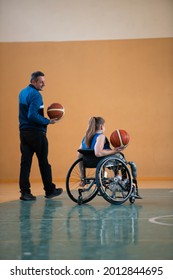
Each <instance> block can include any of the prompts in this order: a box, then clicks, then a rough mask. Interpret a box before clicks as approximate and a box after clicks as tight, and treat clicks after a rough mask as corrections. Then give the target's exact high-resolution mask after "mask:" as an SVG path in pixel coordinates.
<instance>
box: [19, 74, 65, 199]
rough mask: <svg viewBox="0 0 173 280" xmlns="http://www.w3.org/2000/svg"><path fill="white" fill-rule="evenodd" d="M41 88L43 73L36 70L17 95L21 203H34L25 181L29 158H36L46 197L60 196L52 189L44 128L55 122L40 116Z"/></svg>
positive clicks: (29, 164)
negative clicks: (31, 201) (25, 201)
mask: <svg viewBox="0 0 173 280" xmlns="http://www.w3.org/2000/svg"><path fill="white" fill-rule="evenodd" d="M44 86H45V77H44V73H42V72H40V71H37V72H34V73H32V74H31V79H30V84H29V85H28V86H27V87H26V88H24V89H23V90H22V91H21V92H20V94H19V129H20V149H21V164H20V177H19V186H20V192H21V197H20V199H21V200H27V201H28V200H35V199H36V197H35V196H33V195H32V193H31V185H30V181H29V177H30V170H31V165H32V157H33V155H34V153H35V154H36V156H37V158H38V163H39V168H40V173H41V177H42V181H43V186H44V190H45V197H46V198H53V197H56V196H58V195H60V194H61V193H62V192H63V190H62V189H61V188H56V186H55V184H54V183H53V182H52V170H51V165H50V164H49V162H48V140H47V137H46V131H47V125H49V124H55V123H56V122H57V120H56V119H51V120H49V119H47V118H45V117H44V105H43V99H42V95H41V94H40V91H42V90H43V87H44Z"/></svg>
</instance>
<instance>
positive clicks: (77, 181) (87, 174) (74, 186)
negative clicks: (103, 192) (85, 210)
mask: <svg viewBox="0 0 173 280" xmlns="http://www.w3.org/2000/svg"><path fill="white" fill-rule="evenodd" d="M81 168H82V169H83V178H82V181H81ZM95 172H96V170H95V168H83V158H80V159H78V160H76V161H75V162H74V163H73V165H72V166H71V168H70V169H69V171H68V173H67V177H66V190H67V194H68V196H69V197H70V198H71V200H73V201H74V202H76V203H78V204H83V203H87V202H89V201H90V200H92V199H93V198H94V197H95V196H96V194H97V193H98V188H97V185H96V180H95Z"/></svg>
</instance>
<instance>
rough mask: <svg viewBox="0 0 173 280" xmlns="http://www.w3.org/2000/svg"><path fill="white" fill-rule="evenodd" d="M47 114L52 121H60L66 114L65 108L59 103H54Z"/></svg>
mask: <svg viewBox="0 0 173 280" xmlns="http://www.w3.org/2000/svg"><path fill="white" fill-rule="evenodd" d="M47 114H48V117H49V118H50V119H57V120H60V119H61V118H62V117H63V116H64V114H65V109H64V107H63V106H62V105H61V104H59V103H52V104H51V105H50V106H49V107H48V108H47Z"/></svg>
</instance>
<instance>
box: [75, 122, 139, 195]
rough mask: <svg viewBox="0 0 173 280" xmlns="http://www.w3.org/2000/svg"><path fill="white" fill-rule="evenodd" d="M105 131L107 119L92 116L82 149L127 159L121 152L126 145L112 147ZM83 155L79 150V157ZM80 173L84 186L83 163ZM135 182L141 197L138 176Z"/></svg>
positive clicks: (98, 154)
mask: <svg viewBox="0 0 173 280" xmlns="http://www.w3.org/2000/svg"><path fill="white" fill-rule="evenodd" d="M104 132H105V120H104V119H103V118H102V117H91V118H90V120H89V124H88V128H87V131H86V134H85V136H84V138H83V140H82V143H81V145H80V149H82V150H94V154H95V156H96V157H98V158H99V157H105V156H109V155H114V154H117V156H118V157H120V158H121V159H125V158H124V155H123V154H122V153H121V152H122V151H123V150H124V148H125V146H123V147H118V148H113V149H111V148H110V144H109V141H108V139H107V137H106V136H105V135H104ZM82 156H83V155H82V154H81V153H80V151H79V153H78V158H81V157H82ZM134 166H135V165H134ZM80 173H81V174H80V175H81V182H80V186H81V187H84V186H85V183H84V181H83V177H84V170H83V166H82V165H81V166H80ZM117 176H118V174H117ZM123 180H124V183H125V180H126V178H124V179H123ZM122 182H123V181H122ZM134 182H135V183H136V195H135V198H140V199H141V196H140V195H139V194H138V187H137V180H136V178H135V180H134ZM126 183H127V182H126ZM112 191H113V190H112Z"/></svg>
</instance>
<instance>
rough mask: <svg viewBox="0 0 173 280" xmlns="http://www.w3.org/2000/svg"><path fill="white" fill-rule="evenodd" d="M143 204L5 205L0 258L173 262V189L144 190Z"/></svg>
mask: <svg viewBox="0 0 173 280" xmlns="http://www.w3.org/2000/svg"><path fill="white" fill-rule="evenodd" d="M140 193H141V195H142V196H143V200H138V201H137V200H136V202H135V204H133V205H130V204H129V202H126V203H125V204H123V205H120V206H115V205H110V204H109V203H107V202H106V201H104V199H103V198H102V197H99V196H97V197H96V198H95V199H94V200H93V201H91V203H90V204H88V205H81V206H78V205H76V204H74V203H73V202H72V201H71V200H70V199H69V198H68V196H67V194H66V193H65V192H64V194H63V195H62V196H61V197H59V198H56V199H52V200H46V199H45V198H44V197H43V196H38V197H37V201H35V202H23V201H19V200H16V201H11V202H4V203H0V228H1V230H0V259H1V260H2V259H4V260H9V259H15V260H31V259H32V260H35V259H37V260H40V259H54V260H57V259H62V260H66V259H68V260H78V259H79V260H85V259H86V260H92V259H93V260H95V259H97V260H101V259H103V260H108V259H110V260H111V259H119V260H121V259H128V260H130V259H133V260H138V259H139V260H140V259H153V260H157V259H165V260H168V259H173V190H172V189H143V190H141V192H140Z"/></svg>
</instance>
